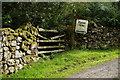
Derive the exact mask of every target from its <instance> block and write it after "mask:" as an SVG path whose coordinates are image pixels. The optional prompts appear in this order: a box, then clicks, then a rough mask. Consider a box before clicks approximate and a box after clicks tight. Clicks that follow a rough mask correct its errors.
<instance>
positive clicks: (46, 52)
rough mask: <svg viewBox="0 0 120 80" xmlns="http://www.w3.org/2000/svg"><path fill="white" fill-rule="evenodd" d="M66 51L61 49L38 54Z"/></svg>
mask: <svg viewBox="0 0 120 80" xmlns="http://www.w3.org/2000/svg"><path fill="white" fill-rule="evenodd" d="M62 51H64V50H63V49H59V50H52V51H40V52H38V54H42V53H51V52H62Z"/></svg>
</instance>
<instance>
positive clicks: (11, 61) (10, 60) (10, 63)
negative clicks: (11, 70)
mask: <svg viewBox="0 0 120 80" xmlns="http://www.w3.org/2000/svg"><path fill="white" fill-rule="evenodd" d="M14 63H15V60H14V59H9V60H8V61H7V64H8V65H9V66H12V65H14Z"/></svg>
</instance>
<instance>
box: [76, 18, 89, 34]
mask: <svg viewBox="0 0 120 80" xmlns="http://www.w3.org/2000/svg"><path fill="white" fill-rule="evenodd" d="M87 27H88V20H82V19H77V20H76V28H75V32H76V33H81V34H86V33H87Z"/></svg>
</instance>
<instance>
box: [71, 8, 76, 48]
mask: <svg viewBox="0 0 120 80" xmlns="http://www.w3.org/2000/svg"><path fill="white" fill-rule="evenodd" d="M75 21H76V10H75V9H73V24H72V28H71V48H72V49H74V47H75V39H74V35H75Z"/></svg>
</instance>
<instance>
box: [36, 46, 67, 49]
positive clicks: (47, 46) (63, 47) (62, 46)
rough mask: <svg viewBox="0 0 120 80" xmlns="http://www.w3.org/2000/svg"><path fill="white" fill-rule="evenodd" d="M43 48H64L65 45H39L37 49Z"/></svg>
mask: <svg viewBox="0 0 120 80" xmlns="http://www.w3.org/2000/svg"><path fill="white" fill-rule="evenodd" d="M45 48H65V46H40V47H38V49H45Z"/></svg>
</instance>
